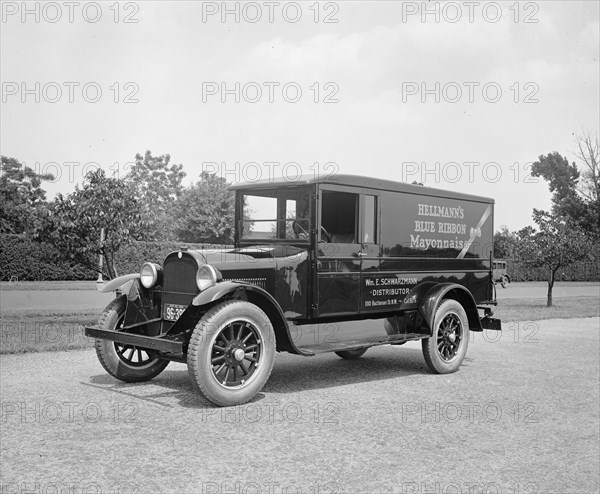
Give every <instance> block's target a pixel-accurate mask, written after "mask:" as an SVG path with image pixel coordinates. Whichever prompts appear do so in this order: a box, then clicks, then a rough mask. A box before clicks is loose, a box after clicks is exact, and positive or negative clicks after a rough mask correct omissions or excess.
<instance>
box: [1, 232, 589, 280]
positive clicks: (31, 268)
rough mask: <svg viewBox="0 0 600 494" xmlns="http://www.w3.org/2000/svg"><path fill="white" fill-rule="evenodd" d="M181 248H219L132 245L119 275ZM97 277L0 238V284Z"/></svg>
mask: <svg viewBox="0 0 600 494" xmlns="http://www.w3.org/2000/svg"><path fill="white" fill-rule="evenodd" d="M181 247H188V248H190V249H214V248H221V247H223V246H220V245H212V244H211V245H209V244H191V243H186V242H133V243H131V244H129V245H125V246H123V247H122V248H121V250H120V251H119V252H118V253H117V259H116V269H117V273H118V274H126V273H135V272H137V271H139V269H140V267H141V265H142V264H143V263H144V262H146V261H151V262H157V263H162V261H163V259H164V258H165V256H166V255H167V254H168V253H169V252H172V251H174V250H177V249H180V248H181ZM507 262H508V274H509V276H510V279H511V281H545V279H546V278H545V273H544V272H542V271H541V270H539V269H531V268H527V267H525V266H523V265H522V264H520V263H519V262H518V261H516V260H513V259H507ZM97 277H98V273H97V272H95V271H93V270H91V269H87V268H84V267H82V266H79V265H72V263H71V262H69V261H68V260H66V259H64V257H63V256H62V255H61V253H60V252H59V251H57V250H56V249H55V248H54V247H53V246H52V245H50V244H46V243H39V242H32V241H31V240H29V239H27V238H24V237H22V236H20V235H12V234H1V235H0V281H10V280H11V279H14V280H19V281H54V280H95V279H96V278H97ZM557 280H563V281H600V267H599V264H598V261H597V260H596V261H582V262H578V263H575V264H573V265H571V266H567V267H565V268H562V269H560V270H559V272H558V273H557Z"/></svg>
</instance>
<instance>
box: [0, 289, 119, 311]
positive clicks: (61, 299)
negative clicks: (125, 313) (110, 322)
mask: <svg viewBox="0 0 600 494" xmlns="http://www.w3.org/2000/svg"><path fill="white" fill-rule="evenodd" d="M0 297H1V298H2V300H1V306H2V310H30V309H38V310H53V309H56V310H59V311H62V310H85V309H99V310H102V309H103V308H104V307H106V305H108V303H109V302H110V301H111V300H112V299H113V298H114V297H115V296H114V293H100V292H99V291H97V290H95V289H93V288H92V289H79V290H3V291H2V293H1V294H0Z"/></svg>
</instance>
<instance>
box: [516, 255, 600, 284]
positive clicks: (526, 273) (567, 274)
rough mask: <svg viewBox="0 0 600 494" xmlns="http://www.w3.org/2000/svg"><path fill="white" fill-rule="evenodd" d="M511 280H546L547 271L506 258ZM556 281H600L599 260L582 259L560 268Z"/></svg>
mask: <svg viewBox="0 0 600 494" xmlns="http://www.w3.org/2000/svg"><path fill="white" fill-rule="evenodd" d="M505 260H506V262H507V272H508V276H509V277H510V281H546V275H547V273H546V271H545V270H542V269H539V268H530V267H527V266H524V265H523V264H522V263H520V262H519V261H517V260H515V259H505ZM556 281H600V267H599V263H598V260H592V261H580V262H576V263H574V264H571V265H570V266H566V267H562V268H560V269H559V270H558V271H557V273H556Z"/></svg>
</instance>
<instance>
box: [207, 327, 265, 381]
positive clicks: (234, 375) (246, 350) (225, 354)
mask: <svg viewBox="0 0 600 494" xmlns="http://www.w3.org/2000/svg"><path fill="white" fill-rule="evenodd" d="M261 346H263V345H262V341H261V335H260V333H259V331H258V330H257V329H256V328H255V327H254V326H253V325H252V322H251V321H248V320H237V321H232V322H231V323H229V324H228V325H226V326H225V327H224V328H222V329H221V331H220V332H219V333H218V334H217V337H216V339H215V341H214V343H213V346H212V355H211V364H212V375H213V377H214V378H215V379H216V380H217V382H219V383H220V384H221V385H222V386H224V387H226V388H232V387H237V386H243V385H244V384H246V381H249V380H251V379H252V376H253V375H254V373H255V372H256V370H257V365H258V362H259V360H260V358H261V353H262V348H261Z"/></svg>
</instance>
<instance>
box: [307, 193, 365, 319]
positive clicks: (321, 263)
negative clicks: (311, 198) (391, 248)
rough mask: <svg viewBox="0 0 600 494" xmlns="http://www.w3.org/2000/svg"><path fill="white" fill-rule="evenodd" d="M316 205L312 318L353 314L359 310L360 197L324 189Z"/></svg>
mask: <svg viewBox="0 0 600 494" xmlns="http://www.w3.org/2000/svg"><path fill="white" fill-rule="evenodd" d="M318 204H319V207H318V208H317V210H318V218H317V225H319V231H318V232H317V246H316V272H317V287H316V294H315V295H316V297H315V300H316V304H314V306H313V309H314V315H315V316H317V317H330V316H334V315H335V316H337V315H351V314H356V313H358V312H359V310H360V277H361V274H360V273H361V268H362V258H363V255H362V243H361V242H360V233H359V216H360V194H358V193H357V192H356V189H353V188H351V187H343V186H335V185H323V186H322V187H321V188H320V190H319V191H318Z"/></svg>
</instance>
